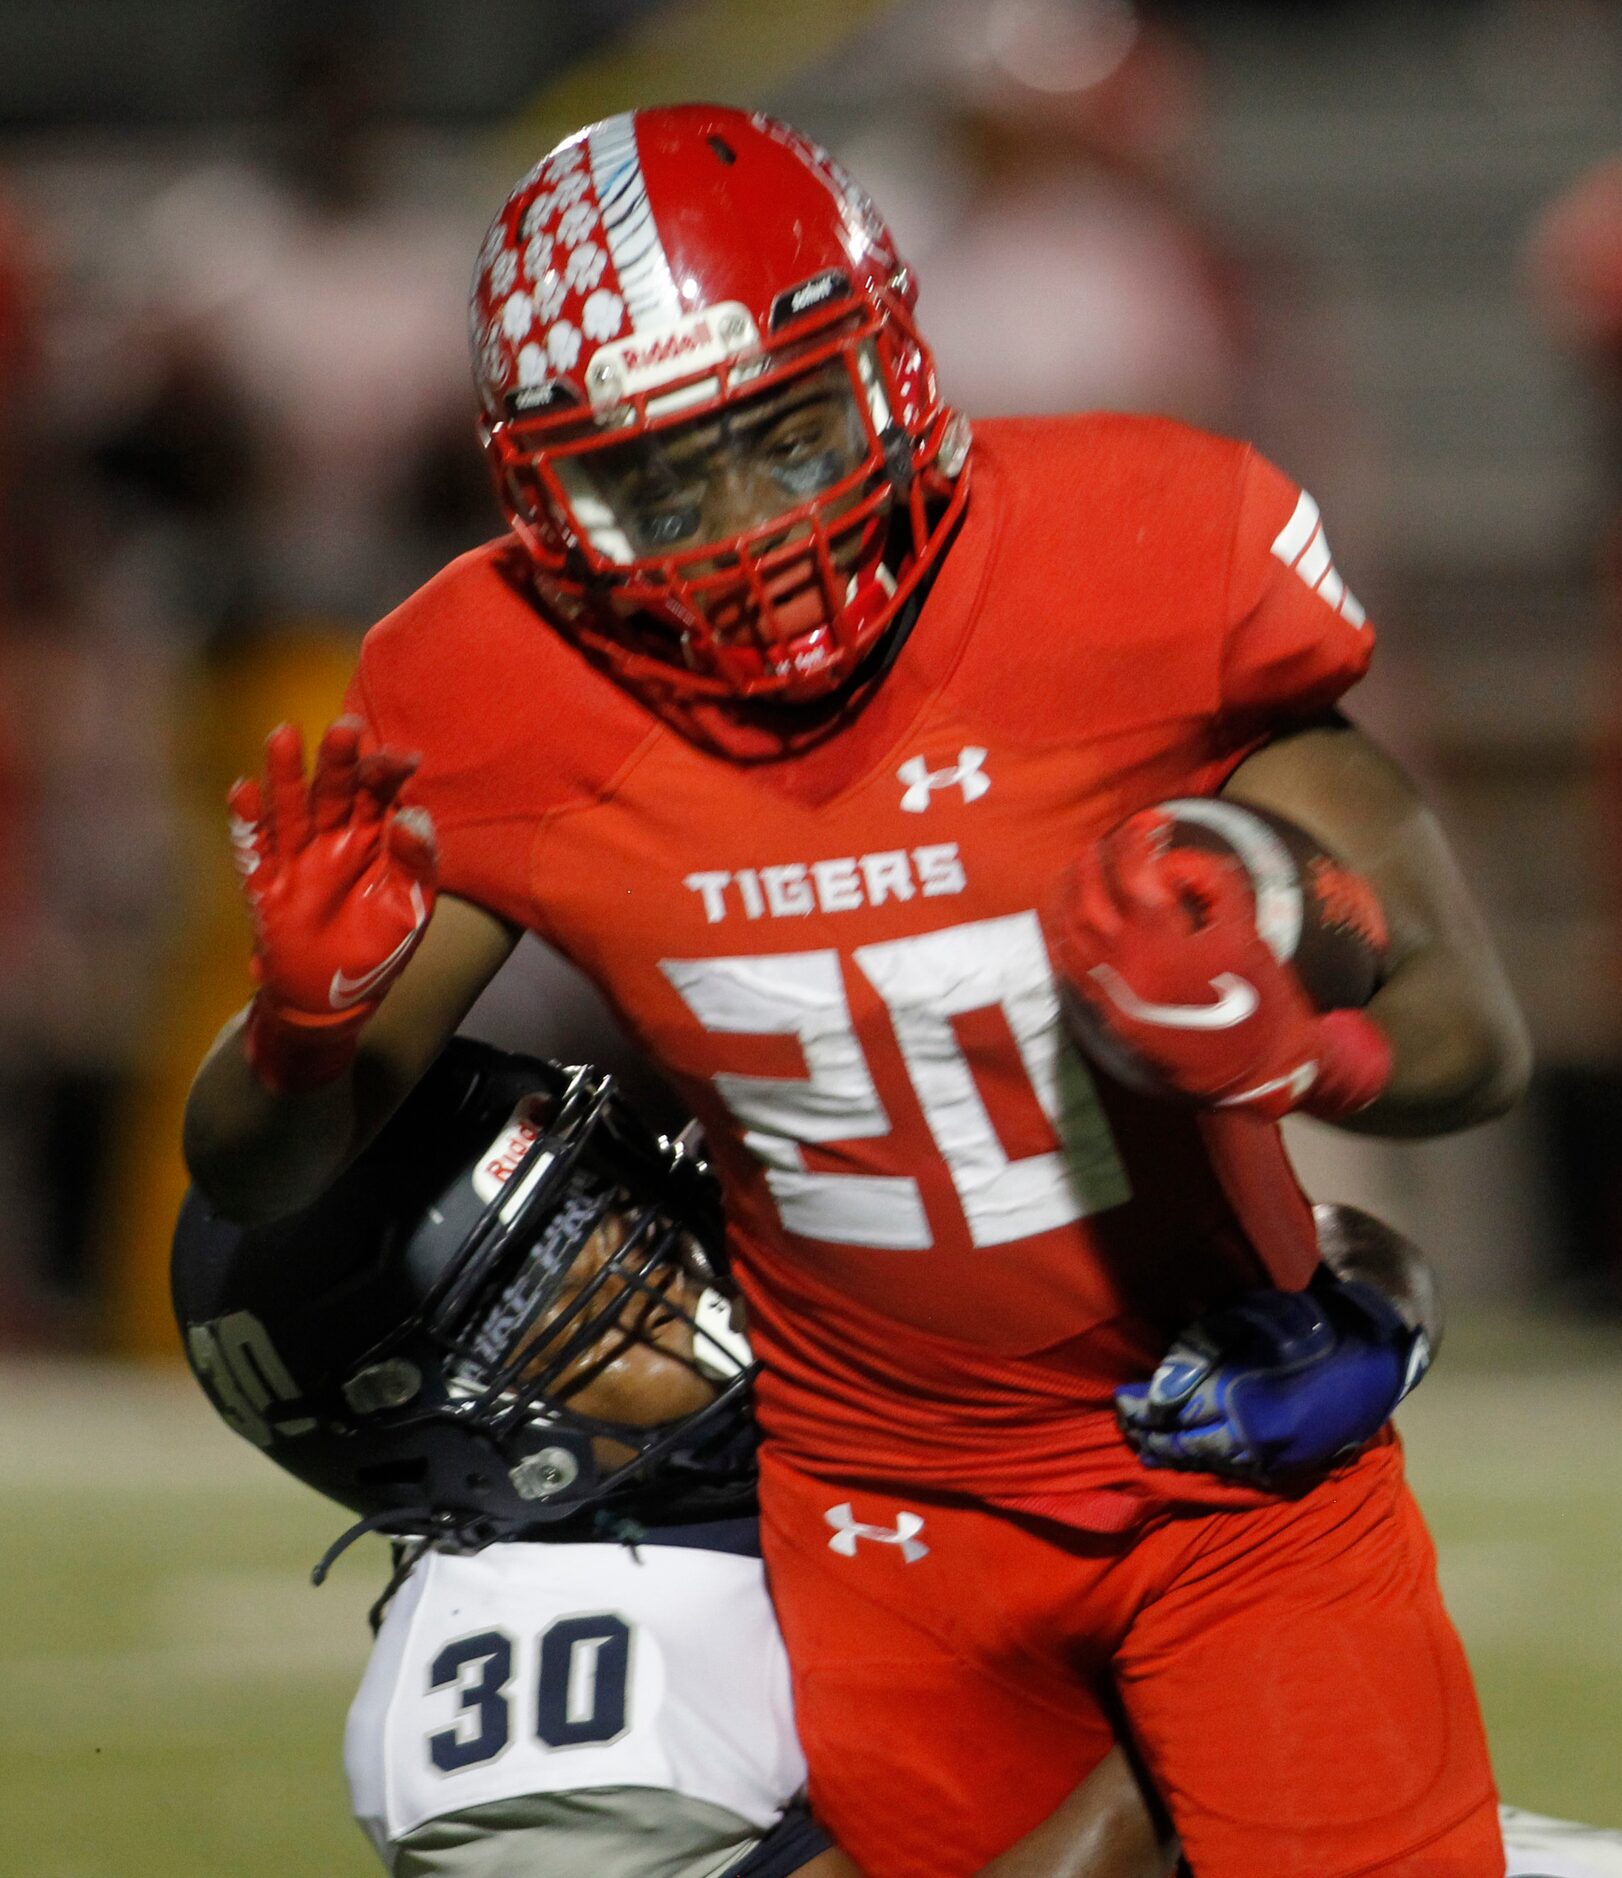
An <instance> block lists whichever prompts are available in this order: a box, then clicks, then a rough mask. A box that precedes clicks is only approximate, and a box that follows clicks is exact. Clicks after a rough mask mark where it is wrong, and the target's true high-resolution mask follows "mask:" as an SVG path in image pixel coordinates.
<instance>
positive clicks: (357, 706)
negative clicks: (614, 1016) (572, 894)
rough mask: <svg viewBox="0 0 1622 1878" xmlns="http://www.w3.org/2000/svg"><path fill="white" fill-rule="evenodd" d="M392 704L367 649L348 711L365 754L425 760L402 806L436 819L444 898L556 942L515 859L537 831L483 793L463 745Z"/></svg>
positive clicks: (346, 700)
mask: <svg viewBox="0 0 1622 1878" xmlns="http://www.w3.org/2000/svg"><path fill="white" fill-rule="evenodd" d="M384 696H385V687H384V685H383V684H382V683H380V682H378V681H377V677H376V675H375V674H374V673H373V671H372V670H371V669H370V663H369V660H368V658H367V650H366V648H365V647H363V649H362V653H361V661H360V664H359V665H358V666H357V668H356V670H355V673H354V676H353V677H352V678H351V679H350V681H349V688H348V690H347V691H346V692H345V693H344V711H345V714H346V715H347V716H350V717H355V718H358V719H359V720H360V722H361V724H362V725H363V727H364V728H363V730H362V733H361V747H362V749H365V750H375V749H378V748H380V747H382V746H384V745H387V746H388V747H389V748H391V749H394V750H400V751H405V752H409V753H414V754H417V755H420V756H421V757H422V758H423V761H422V765H421V767H420V768H419V769H418V770H417V772H416V774H415V775H414V776H413V777H412V778H411V780H410V781H409V782H408V783H407V784H406V786H405V789H404V791H403V792H402V798H401V799H402V801H403V802H405V803H408V804H410V805H412V806H414V807H417V808H422V809H426V810H427V811H428V813H429V815H430V816H431V817H432V818H433V824H434V839H435V842H436V843H437V845H438V849H439V886H440V890H441V891H442V892H444V893H450V894H454V895H455V896H456V897H457V898H458V899H459V900H470V901H471V902H472V903H473V904H474V905H475V906H481V907H483V908H484V909H485V910H486V911H487V912H490V913H494V914H495V915H496V916H497V918H499V919H504V920H506V921H507V922H508V924H509V925H513V926H521V927H528V928H529V929H531V930H532V931H534V932H537V933H539V934H540V935H541V937H542V938H546V939H549V940H550V934H549V933H548V931H547V928H546V924H545V921H544V919H543V918H542V915H541V911H540V909H539V908H538V907H537V906H536V905H535V904H534V902H533V899H532V896H531V895H530V894H529V893H528V892H527V891H526V884H527V883H526V878H525V874H524V871H523V868H522V865H521V864H520V865H519V866H518V867H516V868H515V865H514V862H515V854H516V855H517V856H518V857H523V856H526V855H527V853H528V846H529V841H530V839H531V831H530V830H528V829H527V828H526V827H525V826H524V824H523V820H522V818H521V817H520V816H517V815H515V814H514V813H512V812H511V811H510V810H509V809H508V808H507V807H506V805H505V804H503V803H500V802H499V801H495V802H492V800H491V799H490V794H489V791H488V788H487V787H485V786H483V775H482V766H480V765H477V764H468V763H460V762H457V761H456V760H455V747H456V745H457V744H458V743H459V742H460V741H461V740H460V739H458V738H456V737H454V736H452V737H446V736H444V735H442V734H440V733H438V732H436V729H435V727H434V726H433V725H432V724H431V723H417V722H415V721H414V720H413V718H412V716H411V714H410V713H408V712H404V711H391V710H390V709H389V708H388V706H387V704H386V703H385V702H384ZM441 744H449V745H450V746H451V749H452V760H451V761H449V762H447V761H446V758H445V755H444V753H443V752H442V751H441V750H440V748H439V746H440V745H441Z"/></svg>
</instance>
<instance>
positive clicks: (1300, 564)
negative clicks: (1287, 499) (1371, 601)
mask: <svg viewBox="0 0 1622 1878" xmlns="http://www.w3.org/2000/svg"><path fill="white" fill-rule="evenodd" d="M1273 552H1274V554H1275V555H1277V556H1278V558H1279V559H1280V560H1281V561H1282V562H1283V563H1284V565H1285V566H1286V567H1288V568H1293V569H1294V571H1295V572H1296V573H1297V574H1299V575H1300V576H1301V578H1302V579H1303V580H1304V581H1305V582H1306V583H1307V585H1308V586H1309V587H1310V588H1311V589H1312V591H1313V592H1314V593H1315V594H1317V596H1318V598H1319V599H1320V600H1322V601H1324V602H1325V604H1326V605H1328V606H1332V607H1333V608H1334V609H1335V611H1336V612H1337V613H1338V614H1339V615H1340V616H1341V618H1342V619H1343V620H1345V622H1346V623H1347V625H1348V626H1362V625H1365V624H1366V623H1367V621H1368V615H1367V614H1366V613H1365V612H1364V611H1363V609H1362V607H1360V606H1359V605H1358V604H1357V599H1356V596H1355V595H1354V594H1353V593H1352V591H1351V589H1350V588H1349V587H1348V586H1347V585H1346V583H1345V581H1343V580H1342V579H1341V577H1340V575H1339V574H1337V573H1336V572H1335V564H1334V562H1333V561H1332V560H1330V558H1329V543H1328V542H1327V541H1326V540H1325V539H1324V531H1323V522H1322V521H1321V520H1320V518H1319V515H1318V505H1317V503H1316V502H1314V501H1313V499H1312V497H1311V496H1309V495H1308V494H1307V492H1306V490H1304V489H1303V490H1302V491H1301V495H1300V498H1299V500H1298V501H1297V502H1296V505H1295V507H1294V509H1292V510H1291V512H1290V519H1289V520H1288V521H1287V522H1286V523H1285V524H1284V526H1283V527H1282V528H1281V529H1280V530H1279V531H1278V533H1277V534H1276V535H1275V536H1274V537H1273Z"/></svg>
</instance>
